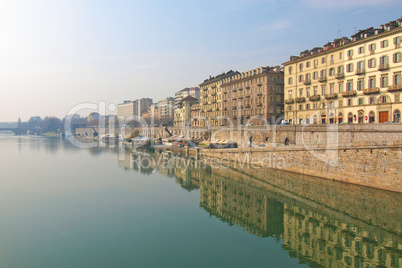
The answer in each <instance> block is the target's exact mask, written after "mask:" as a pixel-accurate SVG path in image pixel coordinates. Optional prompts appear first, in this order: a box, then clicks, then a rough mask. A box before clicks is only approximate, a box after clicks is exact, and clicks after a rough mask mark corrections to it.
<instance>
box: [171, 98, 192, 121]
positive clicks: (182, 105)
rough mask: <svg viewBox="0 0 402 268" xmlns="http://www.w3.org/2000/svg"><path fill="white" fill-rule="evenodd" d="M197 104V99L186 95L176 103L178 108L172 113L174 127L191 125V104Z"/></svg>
mask: <svg viewBox="0 0 402 268" xmlns="http://www.w3.org/2000/svg"><path fill="white" fill-rule="evenodd" d="M196 103H197V99H196V98H193V97H191V96H190V95H188V96H187V97H185V98H184V99H182V100H181V101H180V102H179V103H178V108H177V109H175V111H174V126H186V125H189V126H190V125H191V122H190V120H191V109H190V107H191V106H192V105H193V104H196Z"/></svg>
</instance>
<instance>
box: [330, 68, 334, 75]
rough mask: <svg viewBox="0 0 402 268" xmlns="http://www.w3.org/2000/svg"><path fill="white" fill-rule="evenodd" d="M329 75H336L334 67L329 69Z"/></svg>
mask: <svg viewBox="0 0 402 268" xmlns="http://www.w3.org/2000/svg"><path fill="white" fill-rule="evenodd" d="M329 75H330V76H334V75H335V69H334V68H331V69H329Z"/></svg>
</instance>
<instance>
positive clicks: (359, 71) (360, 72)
mask: <svg viewBox="0 0 402 268" xmlns="http://www.w3.org/2000/svg"><path fill="white" fill-rule="evenodd" d="M365 73H366V70H365V69H364V68H358V69H357V70H356V74H365Z"/></svg>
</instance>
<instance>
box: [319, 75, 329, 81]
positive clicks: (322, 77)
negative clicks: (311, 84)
mask: <svg viewBox="0 0 402 268" xmlns="http://www.w3.org/2000/svg"><path fill="white" fill-rule="evenodd" d="M325 81H327V77H326V76H325V75H324V76H320V77H318V82H325Z"/></svg>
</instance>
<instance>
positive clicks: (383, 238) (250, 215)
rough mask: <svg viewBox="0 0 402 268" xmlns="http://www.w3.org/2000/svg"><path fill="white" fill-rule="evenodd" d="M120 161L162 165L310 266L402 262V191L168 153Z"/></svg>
mask: <svg viewBox="0 0 402 268" xmlns="http://www.w3.org/2000/svg"><path fill="white" fill-rule="evenodd" d="M118 165H119V166H121V167H123V168H125V169H131V170H136V171H139V172H141V173H144V174H151V173H153V172H156V171H158V172H159V173H160V174H163V175H166V176H168V177H172V178H175V181H176V182H177V183H178V184H179V185H180V186H181V187H182V188H184V189H186V190H188V191H192V190H195V189H200V207H202V208H203V209H204V210H205V211H207V212H208V213H209V214H210V215H213V216H215V217H217V218H219V219H221V220H222V221H225V222H227V223H228V224H229V225H237V226H240V227H242V228H244V229H245V230H246V231H247V232H249V233H250V234H252V235H256V236H259V237H274V238H275V239H276V240H277V241H278V242H279V241H281V242H282V243H283V244H282V247H283V248H284V249H285V250H287V251H288V252H289V255H290V256H291V257H297V258H298V259H299V260H300V261H301V262H302V263H307V264H309V265H310V266H313V267H316V266H317V267H401V258H402V236H401V224H400V223H399V221H400V215H402V211H401V208H400V205H399V204H401V201H402V199H401V195H400V194H398V193H392V192H386V191H382V190H376V189H371V188H367V187H359V186H351V185H345V184H338V183H332V182H330V181H326V180H319V179H314V178H306V177H305V176H299V175H295V174H292V175H290V174H287V175H286V173H283V172H282V173H275V172H273V171H266V170H265V171H261V170H256V171H250V169H248V170H243V171H242V170H235V169H232V168H226V169H222V168H220V169H218V168H211V166H208V165H206V164H204V163H203V162H200V161H194V160H190V159H185V158H181V157H177V156H173V155H171V154H168V153H158V152H155V153H151V154H150V153H144V152H139V153H130V152H126V155H125V158H124V160H118ZM250 172H251V173H250ZM245 173H247V174H245ZM262 174H263V175H262ZM264 174H265V175H264ZM262 176H263V177H262ZM270 178H271V180H270ZM278 178H279V179H278ZM263 180H264V182H263ZM289 181H291V183H289ZM273 184H275V185H273ZM282 185H285V186H283V187H281V186H282ZM289 185H291V186H289ZM351 188H352V189H351ZM304 189H313V191H315V192H316V193H317V195H315V196H314V197H312V196H311V192H308V191H306V190H304ZM301 191H302V192H301ZM353 193H354V194H353ZM356 193H358V194H356ZM345 199H347V201H345ZM345 202H346V203H347V204H348V205H347V206H343V207H342V206H341V207H340V206H339V204H345ZM359 211H362V212H360V214H359ZM398 215H399V216H398ZM398 217H399V219H398Z"/></svg>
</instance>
